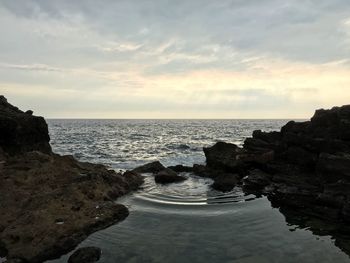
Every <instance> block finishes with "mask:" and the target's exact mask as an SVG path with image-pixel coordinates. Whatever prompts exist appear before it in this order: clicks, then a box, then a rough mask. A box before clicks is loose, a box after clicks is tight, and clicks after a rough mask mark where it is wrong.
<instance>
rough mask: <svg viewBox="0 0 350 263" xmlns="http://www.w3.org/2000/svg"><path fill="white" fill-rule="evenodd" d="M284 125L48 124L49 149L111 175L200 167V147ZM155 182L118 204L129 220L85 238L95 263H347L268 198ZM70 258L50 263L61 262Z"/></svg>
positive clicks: (200, 182)
mask: <svg viewBox="0 0 350 263" xmlns="http://www.w3.org/2000/svg"><path fill="white" fill-rule="evenodd" d="M287 121H288V120H48V124H49V130H50V135H51V144H52V147H53V150H54V151H55V152H57V153H60V154H71V155H74V156H75V157H76V158H77V159H79V160H81V161H89V162H94V163H103V164H106V165H108V166H109V167H111V168H113V169H115V170H120V169H121V170H124V169H131V168H134V167H136V166H138V165H142V164H144V163H147V162H150V161H154V160H159V161H161V162H162V163H163V164H164V165H166V166H168V165H174V164H183V165H192V164H194V163H204V162H205V158H204V154H203V151H202V148H203V147H205V146H211V145H213V144H214V143H215V142H217V141H225V142H231V143H235V144H238V145H242V144H243V142H244V139H245V138H247V137H250V136H251V134H252V132H253V130H257V129H261V130H263V131H274V130H280V128H281V127H282V126H283V125H284V124H285V123H287ZM184 176H186V177H188V180H186V181H184V182H182V183H176V184H169V185H165V186H163V185H157V184H155V182H154V179H153V176H152V175H146V177H145V183H144V185H143V187H142V189H140V190H139V191H137V192H135V193H133V194H130V195H128V196H125V197H123V198H120V199H118V202H119V203H123V204H124V205H126V206H127V207H128V208H129V210H130V215H129V217H128V218H127V219H126V220H125V221H123V222H121V223H118V224H116V225H114V226H112V227H109V228H107V229H105V230H102V231H98V232H96V233H94V234H92V235H91V236H89V237H88V238H87V239H86V240H85V241H84V242H82V243H81V244H80V245H79V247H84V246H97V247H100V248H101V249H102V251H103V254H102V258H101V261H100V262H107V263H112V262H113V263H114V262H130V263H131V262H159V263H160V262H162V263H164V262H181V263H187V262H191V263H193V262H200V263H203V262H208V263H212V262H237V263H238V262H239V263H248V262H249V263H260V262H263V263H264V262H269V263H270V262H276V263H280V262H283V263H284V262H290V263H294V262H303V263H304V262H310V263H311V262H349V256H348V255H346V254H345V253H344V252H342V251H341V250H340V249H339V248H338V247H336V246H335V244H334V240H333V239H332V238H331V237H330V236H316V235H314V234H313V233H312V232H311V231H310V230H309V229H308V228H307V227H306V228H305V227H299V226H296V225H291V224H287V223H286V219H285V217H284V215H283V214H281V213H280V212H279V210H278V209H275V208H272V207H271V204H270V202H269V201H268V200H267V198H265V197H262V198H257V197H255V196H253V195H249V196H247V195H245V194H244V193H243V192H242V191H241V189H239V188H235V189H234V190H233V191H231V192H229V193H221V192H218V191H215V190H212V189H211V188H210V184H211V183H212V181H211V180H210V179H207V178H200V177H197V176H194V175H191V174H184ZM69 255H70V254H67V255H64V256H62V257H61V258H60V259H58V260H54V261H52V262H55V263H63V262H67V259H68V257H69Z"/></svg>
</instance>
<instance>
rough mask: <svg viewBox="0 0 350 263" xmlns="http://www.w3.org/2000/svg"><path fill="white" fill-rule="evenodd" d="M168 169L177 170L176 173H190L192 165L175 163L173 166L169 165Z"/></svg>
mask: <svg viewBox="0 0 350 263" xmlns="http://www.w3.org/2000/svg"><path fill="white" fill-rule="evenodd" d="M168 168H169V169H171V170H173V171H175V172H177V173H191V172H192V171H193V168H192V167H189V166H184V165H181V164H179V165H175V166H169V167H168Z"/></svg>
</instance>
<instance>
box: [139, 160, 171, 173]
mask: <svg viewBox="0 0 350 263" xmlns="http://www.w3.org/2000/svg"><path fill="white" fill-rule="evenodd" d="M164 169H165V167H164V166H163V165H162V164H161V163H160V162H159V161H155V162H151V163H147V164H145V165H142V166H139V167H137V168H135V169H133V170H132V171H133V172H136V173H158V172H160V171H162V170H164Z"/></svg>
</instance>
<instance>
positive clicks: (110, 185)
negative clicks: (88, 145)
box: [0, 97, 143, 262]
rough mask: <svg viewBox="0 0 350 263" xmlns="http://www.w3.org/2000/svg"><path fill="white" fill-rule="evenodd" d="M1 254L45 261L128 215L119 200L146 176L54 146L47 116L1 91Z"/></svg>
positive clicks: (12, 259) (12, 258)
mask: <svg viewBox="0 0 350 263" xmlns="http://www.w3.org/2000/svg"><path fill="white" fill-rule="evenodd" d="M0 133H1V141H0V146H1V147H0V200H1V202H0V210H1V211H2V214H1V217H0V254H1V256H4V255H6V257H7V259H8V262H42V261H45V260H47V259H52V258H56V257H59V256H60V255H62V254H64V253H67V252H69V251H71V250H72V249H74V247H75V246H77V245H78V244H79V243H80V242H81V241H83V240H84V239H85V238H86V237H87V236H88V235H89V234H91V233H93V232H95V231H97V230H99V229H102V228H105V227H108V226H110V225H112V224H114V223H116V222H118V221H120V220H123V219H125V218H126V217H127V216H128V213H129V212H128V209H127V208H126V207H125V206H124V205H120V204H116V203H115V202H114V200H115V199H116V198H118V197H120V196H122V195H124V194H127V193H128V192H130V191H132V190H136V189H137V188H138V187H139V186H140V185H141V184H142V182H143V179H142V177H141V176H140V175H139V174H137V173H135V172H126V173H124V174H121V173H116V172H115V171H113V170H108V169H107V168H106V167H104V166H103V165H98V164H91V163H84V162H79V161H77V160H75V159H74V158H73V157H72V156H60V155H57V154H54V153H52V152H51V148H50V145H49V135H48V132H47V125H46V123H45V121H44V119H43V118H40V117H35V116H32V114H29V113H23V112H21V111H20V110H18V109H17V108H16V107H14V106H12V105H10V104H8V103H7V101H6V99H5V98H4V97H0Z"/></svg>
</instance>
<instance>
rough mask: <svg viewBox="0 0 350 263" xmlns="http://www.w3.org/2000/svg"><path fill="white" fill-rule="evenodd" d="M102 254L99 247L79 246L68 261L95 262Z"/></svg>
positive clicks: (73, 262) (79, 262) (72, 262)
mask: <svg viewBox="0 0 350 263" xmlns="http://www.w3.org/2000/svg"><path fill="white" fill-rule="evenodd" d="M101 254H102V252H101V249H100V248H97V247H83V248H79V249H78V250H77V251H75V252H74V253H73V254H72V255H71V256H70V257H69V259H68V263H94V262H97V261H99V260H100V258H101Z"/></svg>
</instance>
